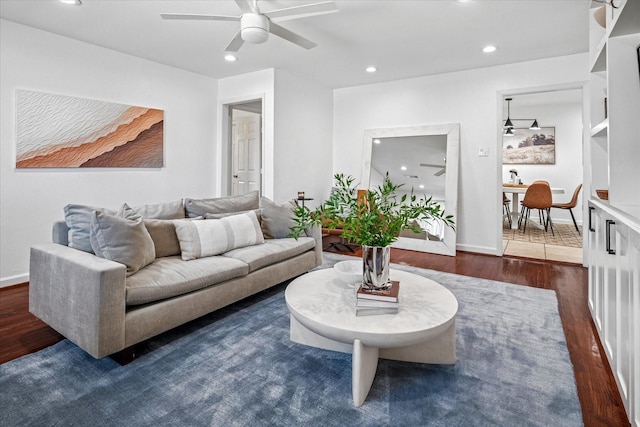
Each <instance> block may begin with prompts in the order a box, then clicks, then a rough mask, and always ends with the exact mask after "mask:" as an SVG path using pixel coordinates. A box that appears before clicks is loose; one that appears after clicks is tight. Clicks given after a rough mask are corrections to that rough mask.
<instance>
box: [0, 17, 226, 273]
mask: <svg viewBox="0 0 640 427" xmlns="http://www.w3.org/2000/svg"><path fill="white" fill-rule="evenodd" d="M0 58H1V61H0V63H1V65H0V67H1V68H0V128H1V130H0V236H1V240H0V285H10V284H14V283H20V282H23V281H26V280H27V279H28V278H27V273H28V269H29V248H30V246H32V245H33V244H37V243H44V242H50V241H51V225H52V223H53V221H55V220H60V219H63V210H62V208H63V207H64V205H66V204H67V203H82V204H91V205H97V206H104V207H112V208H117V207H119V206H120V205H121V204H122V203H123V202H126V203H129V204H131V205H138V204H146V203H156V202H163V201H169V200H176V199H179V198H182V197H201V196H211V195H212V194H214V191H215V186H216V182H215V176H214V167H212V166H213V165H215V161H216V158H215V150H214V141H215V117H216V100H217V81H216V80H214V79H211V78H208V77H204V76H201V75H198V74H194V73H190V72H186V71H182V70H178V69H175V68H171V67H167V66H164V65H159V64H156V63H153V62H149V61H146V60H143V59H139V58H136V57H132V56H128V55H124V54H121V53H117V52H114V51H111V50H108V49H104V48H100V47H97V46H94V45H90V44H86V43H82V42H78V41H75V40H72V39H69V38H65V37H61V36H57V35H54V34H51V33H47V32H44V31H40V30H36V29H33V28H30V27H26V26H22V25H19V24H15V23H13V22H10V21H6V20H0ZM18 88H21V89H29V90H36V91H42V92H50V93H59V94H64V95H70V96H77V97H82V98H91V99H98V100H103V101H110V102H117V103H124V104H130V105H139V106H144V107H153V108H158V109H162V110H164V112H165V121H164V161H165V165H164V167H163V168H161V169H116V168H113V169H89V170H79V169H20V170H17V169H15V90H16V89H18Z"/></svg>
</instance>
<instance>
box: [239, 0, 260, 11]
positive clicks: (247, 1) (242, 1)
mask: <svg viewBox="0 0 640 427" xmlns="http://www.w3.org/2000/svg"><path fill="white" fill-rule="evenodd" d="M236 4H237V5H238V7H239V8H240V10H241V11H242V13H257V12H256V11H255V10H254V8H253V2H252V1H251V0H236Z"/></svg>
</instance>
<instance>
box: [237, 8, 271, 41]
mask: <svg viewBox="0 0 640 427" xmlns="http://www.w3.org/2000/svg"><path fill="white" fill-rule="evenodd" d="M240 26H241V31H240V35H241V37H242V40H244V41H245V42H247V43H264V42H266V41H267V40H268V39H269V19H268V18H267V17H266V16H264V15H259V14H257V13H245V14H244V15H242V18H240Z"/></svg>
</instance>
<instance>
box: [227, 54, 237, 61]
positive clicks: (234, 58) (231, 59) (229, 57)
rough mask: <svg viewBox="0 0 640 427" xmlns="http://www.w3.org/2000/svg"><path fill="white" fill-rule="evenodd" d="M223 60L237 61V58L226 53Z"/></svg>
mask: <svg viewBox="0 0 640 427" xmlns="http://www.w3.org/2000/svg"><path fill="white" fill-rule="evenodd" d="M224 60H225V61H228V62H234V61H237V60H238V58H237V57H236V56H235V55H232V54H230V53H228V54H226V55H225V56H224Z"/></svg>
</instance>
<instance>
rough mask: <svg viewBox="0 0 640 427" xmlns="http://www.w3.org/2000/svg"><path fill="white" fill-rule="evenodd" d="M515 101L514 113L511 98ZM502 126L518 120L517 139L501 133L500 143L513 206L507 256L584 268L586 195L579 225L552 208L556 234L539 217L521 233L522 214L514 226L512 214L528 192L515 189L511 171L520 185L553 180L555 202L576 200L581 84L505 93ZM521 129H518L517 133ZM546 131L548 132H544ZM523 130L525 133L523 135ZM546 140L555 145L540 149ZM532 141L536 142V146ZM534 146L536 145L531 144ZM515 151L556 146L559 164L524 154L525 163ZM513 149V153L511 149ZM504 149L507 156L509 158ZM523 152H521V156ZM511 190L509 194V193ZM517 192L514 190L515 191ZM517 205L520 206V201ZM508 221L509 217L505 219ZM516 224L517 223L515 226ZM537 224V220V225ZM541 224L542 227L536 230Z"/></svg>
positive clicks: (505, 229) (503, 229)
mask: <svg viewBox="0 0 640 427" xmlns="http://www.w3.org/2000/svg"><path fill="white" fill-rule="evenodd" d="M507 98H509V99H511V102H510V111H509V109H508V104H507V102H506V99H507ZM501 104H502V105H501V108H500V110H502V115H501V118H502V121H501V123H500V128H502V126H503V124H504V121H505V119H506V118H507V116H509V117H510V119H511V120H512V121H513V122H514V123H513V125H514V128H513V130H514V131H516V132H515V134H516V135H520V134H522V136H516V137H514V136H508V135H504V129H503V130H502V131H501V133H502V135H501V138H500V139H501V140H500V144H499V147H500V155H498V158H499V162H500V172H501V174H500V179H501V180H502V183H503V186H502V190H503V193H502V194H501V197H500V199H501V204H502V199H503V197H504V195H505V191H506V198H507V199H508V201H509V203H508V204H507V208H506V209H505V207H504V206H501V207H500V208H501V212H502V213H503V215H501V217H502V219H503V221H502V222H501V224H500V227H499V235H500V239H501V247H502V255H504V256H509V255H510V256H518V257H526V258H537V259H543V260H554V261H563V262H573V263H579V264H582V260H583V250H582V241H583V235H582V234H583V233H582V232H581V231H582V227H581V223H582V217H583V215H582V209H581V207H580V206H581V205H582V203H581V201H582V195H580V198H579V205H578V206H576V209H573V213H574V214H575V215H576V219H577V220H578V222H577V224H576V225H574V222H573V221H572V219H571V217H570V216H569V212H568V211H565V210H561V209H551V218H552V221H553V224H554V231H555V233H551V232H550V230H549V231H545V230H544V227H541V226H540V225H539V224H537V222H539V220H538V215H535V219H534V215H532V216H531V221H530V222H529V226H528V227H527V229H526V232H524V231H523V228H524V227H522V228H520V229H518V225H517V218H518V217H517V214H515V215H512V216H511V218H513V220H512V223H513V224H510V223H509V222H508V219H509V218H508V216H509V214H508V213H509V212H511V213H512V214H513V213H514V212H518V211H519V210H520V206H514V204H516V203H517V205H519V200H522V198H523V197H524V193H521V194H519V195H518V194H514V193H515V192H518V191H520V190H526V188H515V187H516V186H514V185H513V184H511V181H510V175H511V174H510V171H512V170H515V171H516V173H517V179H518V181H520V180H521V181H522V183H523V184H524V185H527V184H530V183H531V182H533V181H536V180H545V181H547V182H549V185H550V186H551V189H552V193H553V194H552V199H553V203H564V202H568V201H569V199H571V196H572V193H573V192H574V189H575V188H576V187H577V186H578V185H579V184H581V183H583V182H584V170H583V164H582V158H583V148H584V144H583V141H584V103H583V91H582V86H581V85H574V86H573V87H572V86H564V87H558V88H549V89H546V90H536V91H522V92H519V93H518V92H515V93H508V94H507V93H503V94H502V96H501ZM529 119H532V120H533V119H535V120H536V122H537V123H539V127H538V130H530V129H532V128H531V127H530V126H533V125H532V124H531V122H532V120H529ZM516 128H518V129H516ZM540 128H542V129H540ZM517 130H520V131H521V132H518V131H517ZM529 134H531V135H529ZM537 136H540V137H541V138H544V137H546V138H547V141H549V140H551V142H550V143H548V144H550V145H549V146H544V147H542V146H540V147H538V145H539V143H538V142H536V141H538V140H537V139H536V137H537ZM529 140H533V141H534V142H533V143H532V144H530V141H529ZM530 145H531V146H530ZM514 147H518V150H520V151H523V152H527V151H528V150H529V151H531V150H533V151H535V150H536V149H539V148H545V150H546V149H547V148H550V147H551V148H552V150H551V151H552V152H553V157H552V158H553V160H552V161H551V160H549V159H548V158H546V157H544V158H543V157H539V159H538V157H535V156H534V157H533V159H534V160H527V159H526V156H522V158H523V159H522V160H519V159H518V156H516V155H514V153H513V152H514ZM510 149H511V150H510ZM503 151H504V154H503ZM516 154H518V153H516ZM505 189H506V190H505ZM509 190H512V191H509ZM514 202H515V203H514ZM505 218H506V219H505ZM513 221H515V222H513ZM536 221H537V222H536ZM536 226H537V227H536Z"/></svg>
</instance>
